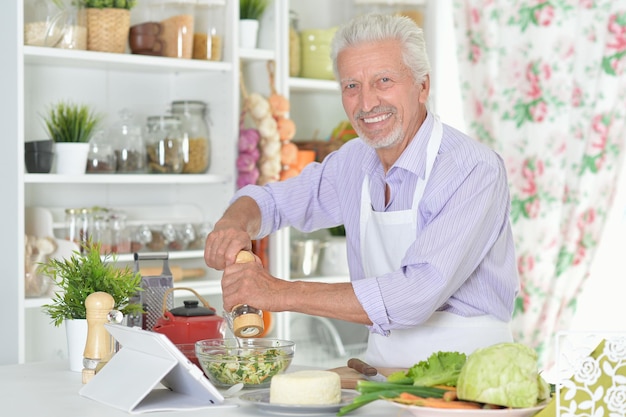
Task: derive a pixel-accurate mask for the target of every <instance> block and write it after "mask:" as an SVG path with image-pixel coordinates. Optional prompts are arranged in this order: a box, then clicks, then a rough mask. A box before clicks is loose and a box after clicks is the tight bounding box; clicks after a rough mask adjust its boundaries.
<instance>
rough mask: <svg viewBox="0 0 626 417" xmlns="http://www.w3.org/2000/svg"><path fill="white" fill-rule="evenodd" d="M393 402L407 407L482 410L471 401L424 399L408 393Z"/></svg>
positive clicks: (477, 404) (402, 394)
mask: <svg viewBox="0 0 626 417" xmlns="http://www.w3.org/2000/svg"><path fill="white" fill-rule="evenodd" d="M444 395H445V394H444ZM393 401H395V402H398V403H401V404H405V405H416V406H420V407H432V408H449V409H462V410H476V409H481V408H482V406H481V405H480V404H479V403H475V402H471V401H460V400H446V399H444V398H424V397H419V396H417V395H413V394H409V393H407V392H403V393H401V394H400V395H399V396H398V397H396V398H394V399H393Z"/></svg>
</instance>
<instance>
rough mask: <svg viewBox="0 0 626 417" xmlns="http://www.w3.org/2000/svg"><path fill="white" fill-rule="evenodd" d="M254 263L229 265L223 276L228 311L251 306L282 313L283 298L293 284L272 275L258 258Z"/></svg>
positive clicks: (225, 308)
mask: <svg viewBox="0 0 626 417" xmlns="http://www.w3.org/2000/svg"><path fill="white" fill-rule="evenodd" d="M254 258H255V261H254V262H245V263H234V264H230V265H227V266H226V268H225V269H224V275H223V276H222V300H223V305H224V310H226V311H230V310H231V309H232V308H233V307H234V306H236V305H237V304H250V305H252V306H254V307H255V308H258V309H260V310H265V311H280V310H281V309H282V306H281V305H280V304H281V303H280V298H279V294H284V290H286V289H287V286H289V285H290V284H291V283H290V282H288V281H285V280H282V279H279V278H275V277H273V276H272V275H270V274H269V273H268V272H267V270H266V269H265V268H264V267H263V265H262V264H261V260H260V259H259V258H258V257H257V256H255V257H254Z"/></svg>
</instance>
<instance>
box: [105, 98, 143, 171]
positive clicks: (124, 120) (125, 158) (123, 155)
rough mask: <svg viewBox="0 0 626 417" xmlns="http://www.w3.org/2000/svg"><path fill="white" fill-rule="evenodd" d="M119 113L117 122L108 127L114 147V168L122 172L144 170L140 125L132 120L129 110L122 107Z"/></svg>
mask: <svg viewBox="0 0 626 417" xmlns="http://www.w3.org/2000/svg"><path fill="white" fill-rule="evenodd" d="M119 114H120V120H119V122H118V123H116V124H114V125H113V126H111V128H110V129H109V136H110V137H111V138H112V142H113V146H114V149H115V156H116V167H115V170H116V172H119V173H123V174H132V173H141V172H145V170H146V147H145V144H144V140H143V134H142V132H141V126H139V125H136V124H135V123H134V122H133V114H132V113H131V112H130V110H128V109H122V110H121V111H120V113H119Z"/></svg>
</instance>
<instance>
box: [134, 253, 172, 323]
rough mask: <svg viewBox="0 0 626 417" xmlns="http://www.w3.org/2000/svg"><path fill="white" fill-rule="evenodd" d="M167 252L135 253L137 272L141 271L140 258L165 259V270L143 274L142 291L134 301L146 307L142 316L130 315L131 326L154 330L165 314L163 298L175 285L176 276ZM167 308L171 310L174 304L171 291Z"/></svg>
mask: <svg viewBox="0 0 626 417" xmlns="http://www.w3.org/2000/svg"><path fill="white" fill-rule="evenodd" d="M168 257H169V255H168V253H167V252H155V253H142V254H139V253H135V254H134V258H135V272H139V260H155V259H162V260H163V270H162V272H161V275H156V276H142V277H141V288H142V289H143V291H140V292H139V293H138V294H137V295H136V296H135V298H134V300H135V301H134V302H137V303H140V304H141V305H142V306H143V308H144V311H145V312H144V314H143V316H142V317H137V316H136V317H130V318H129V320H128V325H129V326H137V327H141V328H142V329H144V330H152V328H153V327H154V325H155V324H156V322H157V320H158V319H159V317H160V316H161V314H163V299H164V297H165V293H166V292H167V290H169V289H170V288H172V287H173V286H174V278H173V276H172V272H171V271H170V267H169V263H168ZM166 305H167V309H168V310H170V309H171V308H172V307H173V305H174V295H173V294H172V293H171V292H170V294H168V295H167V301H166Z"/></svg>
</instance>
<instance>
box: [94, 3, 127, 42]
mask: <svg viewBox="0 0 626 417" xmlns="http://www.w3.org/2000/svg"><path fill="white" fill-rule="evenodd" d="M129 29H130V10H126V9H115V8H104V9H97V8H88V9H87V49H88V50H90V51H100V52H116V53H124V52H126V43H127V42H128V31H129Z"/></svg>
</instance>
